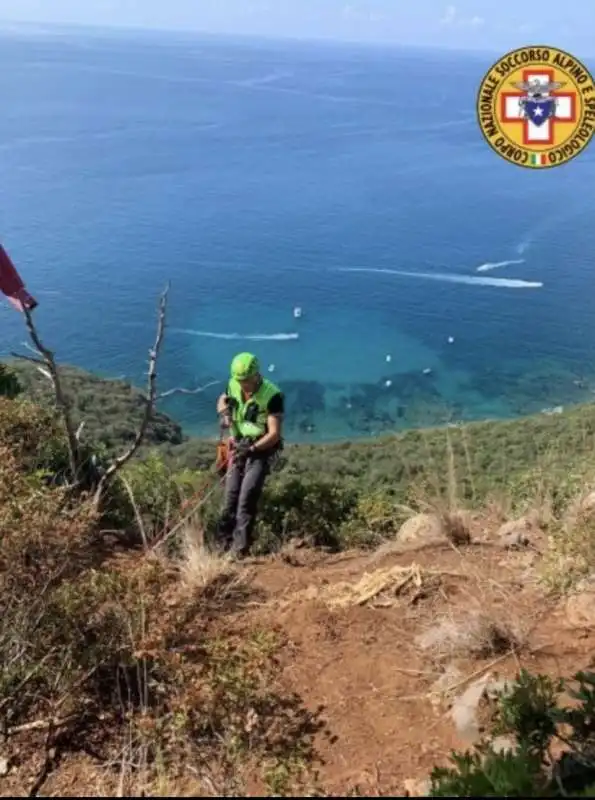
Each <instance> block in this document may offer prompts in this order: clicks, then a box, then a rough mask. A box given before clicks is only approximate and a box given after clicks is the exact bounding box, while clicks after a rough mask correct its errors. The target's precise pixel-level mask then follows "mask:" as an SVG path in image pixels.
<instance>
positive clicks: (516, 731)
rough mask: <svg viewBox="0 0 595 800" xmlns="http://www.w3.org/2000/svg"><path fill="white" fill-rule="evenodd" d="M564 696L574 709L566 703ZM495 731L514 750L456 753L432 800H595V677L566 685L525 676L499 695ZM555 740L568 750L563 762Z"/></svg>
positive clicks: (435, 779)
mask: <svg viewBox="0 0 595 800" xmlns="http://www.w3.org/2000/svg"><path fill="white" fill-rule="evenodd" d="M573 684H574V685H573ZM563 691H566V692H567V694H568V695H569V696H570V698H571V699H572V700H573V701H574V705H573V707H568V706H566V705H562V704H561V695H562V692H563ZM491 733H492V735H502V734H505V735H508V736H511V737H512V742H513V746H512V748H511V749H508V750H505V751H503V752H496V751H495V750H494V748H493V747H492V746H491V744H490V743H489V742H482V743H481V744H480V745H479V746H478V747H476V748H475V750H474V751H473V752H469V751H467V752H465V753H454V754H453V755H452V761H453V765H454V766H453V767H450V768H435V769H434V771H433V772H432V775H431V790H430V795H431V796H432V797H566V796H569V795H571V796H574V797H576V796H582V797H592V796H593V792H594V791H595V674H594V673H584V672H579V673H577V674H576V675H575V676H574V679H573V682H572V683H569V682H566V681H557V682H554V681H552V680H551V679H550V678H549V677H547V676H545V675H536V676H533V675H531V674H529V673H528V672H527V671H526V670H522V671H521V672H520V675H519V677H518V679H517V680H516V682H515V683H514V684H513V685H512V686H511V687H510V688H509V689H507V690H506V691H505V692H503V693H501V694H500V696H499V702H498V705H497V708H496V710H495V714H494V719H493V729H492V731H491ZM556 741H557V743H558V744H561V745H562V746H563V751H562V754H561V755H559V756H554V755H553V752H554V750H553V748H552V745H554V744H555V743H556ZM560 749H561V748H558V749H557V752H560Z"/></svg>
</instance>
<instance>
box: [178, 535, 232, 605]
mask: <svg viewBox="0 0 595 800" xmlns="http://www.w3.org/2000/svg"><path fill="white" fill-rule="evenodd" d="M180 539H181V544H182V553H181V557H180V563H179V571H180V577H181V580H182V585H183V586H184V588H185V589H187V590H188V591H190V592H205V591H207V590H209V589H211V588H213V587H214V586H222V585H225V586H226V587H227V588H230V583H241V582H243V580H244V573H242V572H240V571H239V570H238V568H237V567H236V566H235V564H234V562H233V560H232V559H231V557H230V556H229V555H222V554H220V553H217V552H216V551H214V550H210V549H209V548H208V547H207V546H206V545H205V543H204V534H203V531H202V529H201V528H199V527H196V526H194V525H186V526H185V527H184V529H183V530H182V531H181V532H180Z"/></svg>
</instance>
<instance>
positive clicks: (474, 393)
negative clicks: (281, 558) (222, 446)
mask: <svg viewBox="0 0 595 800" xmlns="http://www.w3.org/2000/svg"><path fill="white" fill-rule="evenodd" d="M493 60H495V59H494V56H493V55H492V54H488V55H485V56H482V55H478V54H472V55H470V54H457V53H441V52H431V51H415V50H399V49H374V48H365V47H355V46H347V45H340V46H339V45H325V44H305V43H287V42H263V41H241V40H225V39H212V38H210V39H209V38H205V39H200V38H190V37H180V36H177V37H175V36H173V35H167V36H166V35H163V36H159V37H157V36H149V35H137V34H126V35H123V34H119V35H117V36H116V35H113V36H110V35H109V34H105V33H92V32H89V31H74V32H73V31H69V32H62V33H60V35H57V34H56V33H53V32H48V33H45V34H35V35H33V34H15V33H11V34H6V33H5V34H0V96H1V97H2V107H3V113H2V116H1V117H0V165H1V175H2V191H1V192H0V236H1V237H2V240H3V241H4V244H5V246H6V247H7V249H8V250H9V252H10V253H11V255H12V256H13V259H14V260H15V262H16V263H17V265H18V267H19V269H20V270H21V272H22V274H23V276H24V277H25V279H26V281H27V284H28V287H29V289H30V291H32V293H33V294H35V295H36V296H37V297H38V298H39V300H40V301H41V305H40V308H39V310H38V312H36V314H37V316H38V319H39V326H40V329H41V331H42V333H43V336H44V337H45V339H46V340H47V343H48V344H49V345H50V346H51V347H52V348H53V349H54V350H55V351H56V353H57V355H58V357H59V358H60V359H61V360H62V361H63V362H69V363H74V364H77V365H79V366H82V367H85V368H87V369H92V370H95V371H98V372H100V373H101V374H103V375H106V376H110V377H113V376H126V377H127V379H130V380H133V381H135V382H140V381H141V380H142V376H143V370H144V368H145V364H146V360H147V351H148V348H149V346H150V345H151V343H152V339H153V336H154V321H155V309H156V303H157V297H158V294H159V292H160V291H161V289H162V288H163V286H164V284H165V283H166V281H167V280H169V279H171V282H172V288H171V296H170V309H169V327H168V331H167V338H166V343H165V349H164V353H163V360H162V364H161V369H160V373H159V380H160V389H161V390H163V391H165V390H167V389H170V388H172V387H174V386H185V387H193V386H197V385H200V384H203V383H206V382H209V381H212V380H220V381H223V380H224V379H225V377H226V372H227V364H228V362H229V360H230V359H231V357H232V356H233V354H234V353H236V352H237V351H239V350H244V349H250V350H254V351H255V352H256V353H257V354H258V355H259V356H260V358H261V360H262V363H263V370H264V371H265V372H266V370H267V368H268V366H269V365H274V372H272V377H273V378H274V379H275V380H277V381H278V382H279V383H280V384H281V385H282V386H283V388H284V389H286V392H287V399H288V434H289V438H291V439H294V440H296V439H299V440H324V439H333V438H343V437H357V436H364V435H369V434H375V433H380V432H383V431H386V430H392V429H395V428H403V427H409V426H412V425H419V424H432V423H435V422H446V421H457V420H463V419H481V418H487V417H511V416H515V415H517V414H522V413H527V412H530V411H539V410H541V409H543V408H548V407H551V406H552V405H557V404H566V403H570V402H577V401H581V400H585V399H590V398H592V396H593V394H592V389H593V388H595V368H594V362H595V315H594V312H595V293H594V289H595V279H594V276H595V271H594V264H593V259H594V255H593V254H594V253H595V225H593V219H594V217H595V192H594V190H593V187H594V186H595V146H593V147H591V148H590V149H589V150H587V151H586V152H585V153H583V154H582V155H581V156H580V157H578V158H576V159H575V160H574V161H572V162H570V163H569V164H567V165H565V166H564V167H561V168H558V169H554V170H547V171H544V172H536V171H530V170H522V169H519V168H518V167H514V166H512V165H510V164H508V163H507V162H505V161H503V160H502V159H500V158H498V157H497V156H496V155H495V154H494V153H493V152H492V151H491V150H490V149H489V148H488V146H487V145H486V144H485V142H484V140H483V138H482V136H481V133H480V132H479V129H478V127H477V124H476V121H475V107H474V104H475V92H476V90H477V87H478V84H479V81H480V80H481V78H482V76H483V74H484V72H485V71H486V70H487V68H488V67H489V66H490V64H491V63H492V61H493ZM494 262H511V263H508V264H504V265H502V266H500V267H497V268H495V269H491V270H490V269H486V270H485V271H480V272H477V268H478V267H480V266H482V265H484V264H486V263H494ZM513 262H519V263H513ZM348 270H358V271H348ZM368 270H369V271H368ZM397 273H407V274H397ZM411 273H415V274H413V275H412V274H411ZM443 276H446V279H445V278H444V277H443ZM452 276H463V278H462V280H459V278H456V277H455V281H454V282H453V280H452ZM449 277H450V278H451V280H448V278H449ZM469 278H472V280H471V281H469V280H468V279H469ZM494 279H495V282H494ZM511 280H512V281H519V280H520V281H521V282H526V283H527V284H529V285H519V284H517V283H515V282H512V283H510V284H509V283H508V281H511ZM535 284H537V285H535ZM539 284H543V285H539ZM295 306H300V307H301V308H302V309H303V314H302V316H301V318H298V319H296V318H294V314H293V309H294V307H295ZM206 334H209V335H206ZM234 334H235V335H236V336H235V337H233V335H234ZM296 335H297V338H296ZM250 336H252V337H254V338H248V337H250ZM221 337H223V338H221ZM449 337H452V338H453V339H454V341H453V342H449ZM25 339H26V331H25V329H24V326H23V325H22V321H21V320H20V318H19V316H18V314H17V313H16V312H14V311H13V310H12V309H10V308H9V307H8V306H7V305H6V304H2V306H1V307H0V355H2V354H6V353H8V352H10V351H11V350H14V349H15V348H19V347H20V346H21V343H22V342H23V341H24V340H25ZM387 356H391V360H390V362H389V361H387ZM428 370H430V372H429V373H428V372H427V371H428ZM267 374H268V373H267ZM387 382H388V385H387ZM219 389H220V386H214V387H212V388H211V389H209V390H208V391H207V392H205V393H204V394H202V395H199V396H191V397H174V398H173V399H171V400H168V401H167V402H166V403H164V404H163V408H164V410H166V411H168V412H169V413H171V414H172V415H174V416H175V417H176V418H178V419H179V420H180V422H182V423H183V424H184V425H185V427H186V428H187V430H188V431H189V432H190V433H195V434H209V433H212V432H214V431H215V429H216V428H215V426H216V420H215V419H214V415H213V407H212V406H213V402H214V398H215V396H216V394H217V392H218V391H219Z"/></svg>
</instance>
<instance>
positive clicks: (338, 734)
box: [1, 540, 595, 796]
mask: <svg viewBox="0 0 595 800" xmlns="http://www.w3.org/2000/svg"><path fill="white" fill-rule="evenodd" d="M538 564H539V554H538V553H536V552H534V551H532V550H531V549H524V550H518V551H508V550H505V549H503V548H500V547H496V546H494V545H493V544H490V543H489V542H484V543H483V544H482V543H477V540H476V541H475V542H474V543H473V544H471V545H469V546H465V547H462V548H456V547H454V546H452V545H449V544H448V543H441V544H436V545H431V546H425V547H420V548H417V549H415V548H412V549H410V550H408V551H407V552H400V553H387V554H385V555H382V554H379V553H369V552H368V553H358V552H356V553H346V554H342V555H338V556H331V555H325V554H321V553H317V552H314V551H311V550H308V549H307V548H304V549H295V550H292V551H291V552H289V553H286V554H284V555H280V556H276V557H274V558H263V559H253V560H249V561H247V562H246V563H245V564H244V565H242V566H241V567H240V570H241V572H242V573H243V577H244V580H245V582H246V583H247V584H248V587H249V589H250V591H249V592H248V593H247V596H246V598H245V600H244V601H243V602H242V603H241V604H240V606H239V607H237V606H236V608H234V609H230V610H228V612H227V613H224V614H223V617H224V623H222V624H224V625H225V628H226V629H227V630H229V629H230V628H231V629H232V630H233V631H235V632H237V633H238V634H240V635H244V634H246V635H247V634H248V633H249V632H250V631H254V630H255V629H256V628H260V629H263V628H264V629H267V630H271V629H273V630H275V631H277V632H278V634H279V636H280V639H281V641H282V642H283V646H282V647H281V649H280V653H279V659H280V668H281V675H280V683H281V684H282V685H283V687H284V689H286V690H289V691H292V692H295V693H297V694H298V695H299V696H300V697H301V698H302V700H303V701H304V703H305V704H306V706H307V707H308V708H309V710H310V711H312V712H316V711H317V710H320V711H321V715H322V719H323V720H324V722H325V730H324V731H321V732H320V733H319V734H317V739H316V746H317V750H318V752H319V754H320V756H321V759H322V764H321V766H320V769H319V775H320V779H319V780H320V785H321V786H323V787H324V790H325V791H326V792H327V793H330V794H338V795H341V794H344V793H346V792H349V791H353V790H354V789H356V787H357V790H358V791H359V793H361V794H363V795H367V796H374V795H379V794H385V795H389V794H391V793H392V794H397V795H398V794H400V795H401V796H402V795H403V793H404V791H405V782H406V781H408V780H423V779H425V778H427V777H428V775H429V772H430V771H431V769H432V767H433V766H434V765H437V764H444V763H446V762H447V761H448V755H449V753H450V751H451V750H452V749H464V748H465V747H467V746H468V742H467V741H465V740H464V739H462V738H461V737H460V736H459V735H458V734H457V731H456V728H455V725H454V723H453V721H452V719H451V717H450V713H449V701H448V698H446V697H445V695H444V693H442V694H440V693H439V692H438V693H437V691H436V686H437V682H441V685H442V688H444V687H445V686H450V687H451V686H452V685H453V684H454V685H455V690H454V693H455V695H456V694H460V693H462V692H463V691H464V690H465V688H466V687H467V686H468V685H469V683H470V682H471V681H473V680H476V679H477V678H478V677H481V676H482V675H484V674H485V673H486V672H488V671H490V670H491V671H492V672H494V673H497V674H498V675H499V676H501V677H506V676H511V675H514V674H515V673H516V672H517V671H518V669H519V667H520V666H521V665H522V666H525V667H527V668H528V669H530V670H532V671H544V672H548V673H549V674H550V675H552V676H557V675H565V676H569V675H571V674H573V673H574V672H575V671H576V670H577V669H579V668H583V667H587V666H588V665H589V660H590V657H591V655H590V654H591V653H592V652H593V646H594V645H595V631H593V630H588V629H587V630H582V631H577V630H573V629H572V628H570V627H569V625H568V620H567V619H566V618H565V615H564V614H563V613H562V612H561V611H560V606H559V603H556V601H554V600H546V597H545V594H544V592H543V590H542V588H541V587H540V584H539V583H538V581H537V579H536V577H537V576H536V569H537V566H538ZM221 611H222V612H223V611H224V609H221ZM478 615H481V616H482V618H486V619H488V620H492V621H493V622H494V623H498V624H500V625H503V626H504V628H506V627H509V628H512V629H513V630H515V631H517V632H518V641H517V642H516V645H518V646H514V645H515V642H514V641H513V642H507V641H504V642H502V641H499V640H498V637H497V636H496V637H494V636H493V635H492V634H491V633H490V635H489V636H487V637H486V641H485V642H483V643H482V642H479V645H481V646H478V642H477V641H471V640H470V641H471V644H469V642H462V643H460V642H459V646H458V647H455V646H453V645H452V643H450V644H449V643H448V642H446V643H445V644H444V645H443V646H442V645H441V646H440V647H438V648H436V647H426V648H425V649H424V646H423V644H422V642H420V639H419V637H420V636H421V635H423V634H424V633H425V632H427V631H428V630H436V627H437V625H438V624H439V623H440V621H443V620H446V621H450V622H452V623H453V624H454V623H456V624H457V625H458V626H459V628H462V629H463V630H464V628H465V624H464V621H465V620H472V619H474V618H476V617H477V616H478ZM202 624H204V620H202V621H201V620H200V619H196V620H194V621H193V622H192V625H197V626H199V625H202ZM188 633H189V635H191V626H190V628H189V631H188ZM490 637H491V638H490ZM455 644H456V643H455ZM482 647H483V650H482ZM449 648H450V649H449ZM490 648H491V649H490ZM453 670H455V671H454V672H452V671H453ZM449 671H450V673H451V677H450V678H449ZM432 690H433V692H434V693H433V694H431V693H432ZM100 772H101V770H100V769H99V768H98V766H97V764H96V763H94V762H93V761H92V759H89V758H86V757H83V756H81V755H78V756H74V755H73V756H71V757H69V758H68V759H67V761H66V763H65V764H64V767H63V768H62V769H59V770H57V771H56V772H55V773H54V774H53V775H52V776H51V777H50V778H49V780H48V781H47V784H46V785H45V786H44V795H45V796H51V795H54V796H57V795H60V794H63V795H70V796H72V795H73V794H76V793H78V792H82V793H83V794H84V793H85V790H84V786H88V787H90V788H89V791H87V792H86V793H87V794H89V793H93V792H94V791H95V792H96V790H97V786H98V785H99V782H100V780H101V777H100ZM9 783H10V785H9ZM81 786H83V788H81ZM1 788H2V789H3V790H4V789H6V791H7V792H8V793H9V794H10V793H11V792H12V791H17V793H18V787H17V786H16V784H14V785H13V782H12V781H7V782H6V786H2V787H1ZM176 793H177V794H178V795H184V794H186V795H188V793H193V792H192V790H191V789H190V790H188V791H186V792H185V791H184V789H183V787H182V786H181V784H180V790H179V791H177V792H176ZM3 796H6V794H4V795H3Z"/></svg>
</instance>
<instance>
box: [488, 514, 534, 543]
mask: <svg viewBox="0 0 595 800" xmlns="http://www.w3.org/2000/svg"><path fill="white" fill-rule="evenodd" d="M531 529H532V525H531V523H530V522H529V521H528V520H527V519H525V518H521V519H515V520H512V521H511V522H505V523H504V525H501V526H500V528H498V532H497V533H496V537H497V539H498V544H499V545H500V546H501V547H505V548H507V549H509V550H513V549H517V548H522V547H527V545H528V544H529V541H530V539H529V533H530V531H531Z"/></svg>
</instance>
